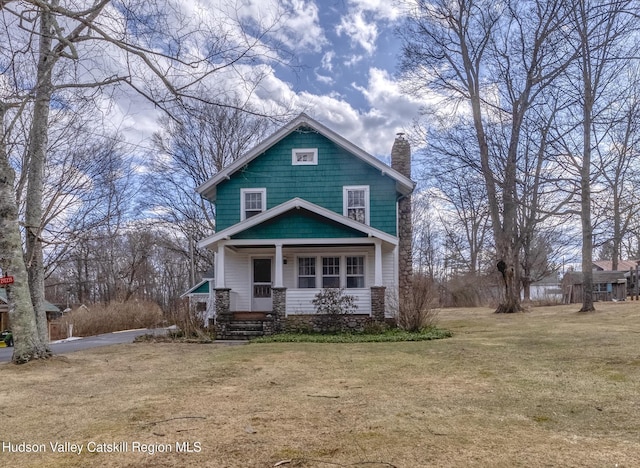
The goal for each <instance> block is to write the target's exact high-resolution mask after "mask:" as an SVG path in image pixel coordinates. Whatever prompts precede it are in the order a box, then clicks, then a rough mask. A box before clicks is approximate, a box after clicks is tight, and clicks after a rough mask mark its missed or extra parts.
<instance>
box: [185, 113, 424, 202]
mask: <svg viewBox="0 0 640 468" xmlns="http://www.w3.org/2000/svg"><path fill="white" fill-rule="evenodd" d="M300 127H310V128H312V129H313V130H315V131H316V132H318V133H319V134H321V135H323V136H324V137H326V138H328V139H329V140H331V141H332V142H333V143H335V144H336V145H338V146H339V147H341V148H343V149H345V150H346V151H348V152H349V153H351V154H353V155H354V156H356V157H358V158H360V159H361V160H363V161H364V162H366V163H367V164H370V165H371V166H373V167H375V168H376V169H378V170H379V171H380V172H381V173H382V175H386V176H389V177H391V178H392V179H393V180H395V181H396V189H397V190H398V192H400V193H402V194H403V195H408V194H410V193H411V192H412V191H413V188H414V186H415V183H414V182H413V181H412V180H411V179H409V178H407V177H405V176H404V175H402V174H400V173H399V172H398V171H396V170H395V169H392V168H391V167H390V166H388V165H386V164H385V163H383V162H382V161H380V160H379V159H377V158H376V157H374V156H372V155H370V154H369V153H367V152H366V151H364V150H363V149H361V148H359V147H358V146H356V145H354V144H353V143H351V142H350V141H348V140H347V139H345V138H343V137H342V136H340V135H338V134H337V133H336V132H334V131H333V130H331V129H330V128H328V127H326V126H324V125H322V124H321V123H320V122H318V121H316V120H314V119H312V118H311V117H309V116H308V115H307V114H305V113H301V114H300V115H299V116H298V117H296V118H295V119H293V120H292V121H291V122H289V123H287V124H286V125H284V126H283V127H281V128H280V130H278V131H276V132H275V133H273V134H272V135H271V136H270V137H268V138H267V139H266V140H264V141H263V142H262V143H260V144H258V145H257V146H255V147H254V148H253V149H251V150H250V151H249V152H248V153H245V154H244V155H243V156H242V157H240V158H238V159H236V160H235V161H234V162H233V163H231V164H230V165H229V166H227V167H226V168H224V169H223V170H221V171H220V172H218V173H217V174H216V175H215V176H213V177H212V178H211V179H209V180H208V181H207V182H205V183H204V184H202V185H200V186H199V187H198V188H197V189H196V190H197V192H198V193H199V194H200V195H202V196H203V197H204V198H207V199H209V200H215V198H216V187H217V185H218V184H219V183H220V182H222V181H223V180H227V179H229V178H230V177H231V175H232V174H234V173H235V172H236V171H238V170H239V169H241V168H243V167H244V166H245V165H247V164H248V163H249V162H251V161H252V160H254V159H255V158H257V157H258V156H260V155H261V154H263V153H264V152H265V151H267V150H268V149H269V148H270V147H272V146H273V145H275V144H276V143H277V142H278V141H280V140H282V139H283V138H285V137H286V136H288V135H290V134H291V133H293V132H294V131H296V130H297V129H298V128H300Z"/></svg>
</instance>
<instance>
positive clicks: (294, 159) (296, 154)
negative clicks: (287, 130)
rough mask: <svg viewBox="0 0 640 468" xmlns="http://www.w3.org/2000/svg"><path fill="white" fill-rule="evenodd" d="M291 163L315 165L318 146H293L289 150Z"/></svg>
mask: <svg viewBox="0 0 640 468" xmlns="http://www.w3.org/2000/svg"><path fill="white" fill-rule="evenodd" d="M291 164H293V165H294V166H316V165H317V164H318V148H294V149H293V150H292V151H291Z"/></svg>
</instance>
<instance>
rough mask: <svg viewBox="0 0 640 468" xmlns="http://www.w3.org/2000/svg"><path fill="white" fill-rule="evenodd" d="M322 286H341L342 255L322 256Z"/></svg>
mask: <svg viewBox="0 0 640 468" xmlns="http://www.w3.org/2000/svg"><path fill="white" fill-rule="evenodd" d="M322 287H323V288H339V287H340V257H322Z"/></svg>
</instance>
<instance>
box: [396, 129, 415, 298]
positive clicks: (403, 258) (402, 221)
mask: <svg viewBox="0 0 640 468" xmlns="http://www.w3.org/2000/svg"><path fill="white" fill-rule="evenodd" d="M391 167H392V168H393V169H395V170H396V171H398V172H399V173H400V174H402V175H403V176H405V177H407V178H409V179H411V146H410V145H409V142H408V141H407V140H406V139H405V138H404V135H403V134H401V133H399V134H398V136H397V138H396V139H395V141H394V142H393V147H392V149H391ZM412 239H413V227H412V225H411V195H407V196H405V197H402V198H400V200H399V201H398V296H399V297H398V306H399V308H401V307H402V305H403V299H404V298H405V297H410V294H411V276H412V274H413V252H412V248H411V243H412Z"/></svg>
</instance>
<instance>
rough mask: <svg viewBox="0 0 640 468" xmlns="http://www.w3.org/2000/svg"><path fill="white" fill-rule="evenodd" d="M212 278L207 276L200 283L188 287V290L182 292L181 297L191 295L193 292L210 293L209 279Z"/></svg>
mask: <svg viewBox="0 0 640 468" xmlns="http://www.w3.org/2000/svg"><path fill="white" fill-rule="evenodd" d="M211 279H212V278H205V279H203V280H202V281H200V282H199V283H198V284H196V285H195V286H193V287H192V288H190V289H188V290H187V291H186V292H184V293H182V294H181V295H180V297H186V296H191V295H193V294H209V281H210V280H211Z"/></svg>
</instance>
